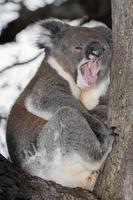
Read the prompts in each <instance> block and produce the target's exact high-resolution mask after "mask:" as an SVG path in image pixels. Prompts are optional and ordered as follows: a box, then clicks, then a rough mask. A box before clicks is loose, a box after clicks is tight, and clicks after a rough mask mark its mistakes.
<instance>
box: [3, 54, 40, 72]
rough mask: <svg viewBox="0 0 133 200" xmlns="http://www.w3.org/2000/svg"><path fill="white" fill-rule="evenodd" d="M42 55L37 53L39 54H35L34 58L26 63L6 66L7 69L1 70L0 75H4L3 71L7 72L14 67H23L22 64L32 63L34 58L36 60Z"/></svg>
mask: <svg viewBox="0 0 133 200" xmlns="http://www.w3.org/2000/svg"><path fill="white" fill-rule="evenodd" d="M41 54H42V52H41V53H39V54H37V55H36V56H35V57H33V58H31V59H29V60H27V61H24V62H15V63H14V64H12V65H9V66H7V67H5V68H4V69H2V70H0V74H2V73H4V72H5V71H7V70H9V69H12V68H14V67H16V66H17V67H18V66H19V67H21V66H22V65H24V64H28V63H29V62H32V61H33V60H35V59H36V58H38V57H39V56H40V55H41Z"/></svg>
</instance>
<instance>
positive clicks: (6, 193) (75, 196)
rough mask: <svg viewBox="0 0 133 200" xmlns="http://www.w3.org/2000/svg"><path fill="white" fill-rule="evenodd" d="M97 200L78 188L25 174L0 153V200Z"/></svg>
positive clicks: (89, 193)
mask: <svg viewBox="0 0 133 200" xmlns="http://www.w3.org/2000/svg"><path fill="white" fill-rule="evenodd" d="M57 199H58V200H60V199H61V200H67V199H69V200H87V199H88V200H98V199H97V198H96V197H95V196H94V195H93V194H92V193H91V192H89V191H87V190H83V189H80V188H75V189H72V188H67V187H62V186H60V185H58V184H56V183H54V182H51V181H44V180H42V179H40V178H37V177H33V176H30V175H28V174H25V173H24V172H22V171H21V170H20V169H18V168H17V167H16V166H14V165H13V164H12V163H11V162H9V161H8V160H6V159H5V158H4V157H3V156H2V155H0V200H57Z"/></svg>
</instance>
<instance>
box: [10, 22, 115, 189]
mask: <svg viewBox="0 0 133 200" xmlns="http://www.w3.org/2000/svg"><path fill="white" fill-rule="evenodd" d="M47 23H48V21H45V22H43V23H42V26H44V27H45V28H48V29H50V30H51V27H52V30H51V34H52V36H50V37H51V42H52V45H53V47H51V48H53V49H47V48H46V52H47V54H48V55H47V56H49V55H52V56H54V57H56V58H57V60H60V59H61V60H60V61H61V62H62V60H63V59H64V62H63V63H67V61H68V60H69V63H70V66H72V68H70V67H69V68H67V70H68V71H69V72H70V71H71V72H70V74H73V76H75V75H74V74H75V69H74V68H73V66H75V63H78V62H79V61H80V58H79V57H82V56H83V54H84V52H82V53H81V55H80V56H79V57H76V56H75V55H72V54H71V53H69V51H71V50H70V43H71V42H73V40H74V36H73V35H72V36H71V38H69V37H66V40H67V39H68V38H69V39H70V41H68V40H67V42H65V41H64V38H65V36H64V34H65V35H66V34H67V30H69V29H71V28H70V26H68V25H64V24H63V23H62V24H60V22H58V21H57V22H56V24H55V21H53V22H52V21H50V25H48V24H47ZM52 23H53V26H52ZM46 25H47V26H46ZM57 25H58V26H57ZM61 26H64V28H61ZM54 28H55V29H56V31H57V35H56V31H54V30H53V29H54ZM60 29H61V32H60ZM72 29H74V30H75V29H76V27H73V28H72ZM64 30H65V32H64ZM78 30H79V27H78V28H77V31H78ZM81 31H82V29H81ZM70 33H71V34H72V31H70ZM68 34H69V33H68ZM88 34H89V32H88ZM80 37H81V41H82V40H83V41H84V45H85V41H86V38H85V37H84V36H83V37H82V35H81V36H80ZM95 37H96V36H95ZM97 37H99V38H101V36H97ZM97 37H96V38H95V39H96V40H98V38H97ZM88 40H89V38H88ZM102 40H103V43H104V44H106V45H107V43H106V41H104V39H103V38H102V39H101V41H102ZM77 42H79V41H77ZM41 45H44V46H45V44H41ZM64 45H65V46H64ZM66 45H68V46H66ZM74 57H75V58H74ZM108 59H110V55H109V58H107V60H106V61H105V62H108ZM66 60H67V61H66ZM67 64H68V63H67ZM67 64H66V65H67ZM70 69H71V70H70ZM103 70H104V69H103ZM106 70H109V69H106ZM103 74H104V75H101V76H102V77H103V76H105V73H103ZM29 97H30V99H31V104H32V106H33V107H34V108H35V109H36V110H38V111H47V112H48V113H51V115H52V117H51V118H50V119H49V121H48V122H47V123H45V124H44V125H43V119H41V120H42V121H41V122H39V123H41V124H39V123H38V124H37V125H36V127H35V128H36V129H37V130H36V129H35V128H33V129H32V126H34V124H32V120H33V119H34V118H35V117H36V119H37V120H40V118H38V117H37V116H33V115H32V114H31V115H30V113H29V114H28V115H29V116H30V117H31V118H32V120H31V119H30V118H25V116H27V112H28V111H27V110H26V107H25V102H26V100H27V98H29ZM18 107H19V108H21V110H18ZM23 112H24V114H23ZM27 123H30V124H31V126H30V128H29V130H28V129H27V126H28V125H27ZM33 132H34V133H33ZM56 134H57V135H56ZM113 139H114V137H113V135H112V131H111V130H110V129H109V128H108V127H107V126H106V125H105V124H104V123H103V122H102V121H101V120H100V118H99V117H97V116H96V114H95V113H94V115H93V112H91V113H89V112H88V110H87V109H86V108H85V107H84V106H83V105H82V104H81V103H80V102H79V100H77V99H76V98H75V97H74V96H72V94H71V90H70V87H69V84H68V82H67V81H66V80H64V79H63V78H62V77H61V76H59V75H58V73H57V72H56V71H55V70H54V69H52V68H51V66H50V65H49V64H48V63H47V57H46V59H45V60H44V61H43V63H42V65H41V67H40V69H39V71H38V73H37V75H36V77H35V78H33V80H32V81H31V83H30V84H29V85H28V86H27V88H26V89H25V90H24V92H23V93H22V94H21V95H20V97H19V98H18V100H17V101H16V104H15V105H14V106H13V108H12V111H11V113H10V116H9V119H8V124H7V144H8V148H9V153H10V156H11V159H12V160H13V161H14V162H15V163H16V164H17V165H19V166H20V167H22V168H23V169H25V170H27V171H29V172H30V173H31V174H33V175H38V174H39V173H40V170H41V173H42V174H43V176H42V177H43V178H45V179H52V178H51V175H50V173H53V171H52V163H53V161H54V157H55V151H56V150H57V149H60V153H61V158H66V157H69V155H71V154H73V153H76V154H77V155H79V156H80V157H81V158H82V159H83V161H84V162H85V163H87V164H89V163H92V165H93V163H97V162H101V161H102V160H103V158H104V157H105V155H106V154H108V153H109V152H110V150H111V147H112V143H113ZM36 152H42V154H41V155H40V154H39V156H35V160H31V161H30V162H28V159H30V158H32V157H33V156H34V155H36ZM106 156H107V155H106ZM105 158H106V157H105ZM105 158H104V160H105ZM43 159H44V160H45V161H46V163H41V162H42V160H43ZM25 163H26V164H25ZM40 163H41V164H40ZM40 166H41V167H40ZM42 166H43V167H42ZM42 169H43V170H42ZM88 170H89V169H88ZM91 170H93V169H91ZM38 176H40V175H38ZM52 180H55V179H52ZM59 183H60V182H59ZM68 186H69V184H68ZM70 186H71V185H70Z"/></svg>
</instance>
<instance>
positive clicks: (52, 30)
mask: <svg viewBox="0 0 133 200" xmlns="http://www.w3.org/2000/svg"><path fill="white" fill-rule="evenodd" d="M36 26H37V29H38V30H37V37H36V44H37V46H38V47H39V48H47V47H49V48H50V47H52V46H53V42H54V39H55V38H57V37H58V36H59V35H61V34H62V33H63V32H64V31H65V30H66V29H67V28H68V27H69V25H68V24H66V23H64V22H63V21H61V20H59V19H47V20H42V21H40V22H38V23H37V24H36Z"/></svg>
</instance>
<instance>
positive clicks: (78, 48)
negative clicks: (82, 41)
mask: <svg viewBox="0 0 133 200" xmlns="http://www.w3.org/2000/svg"><path fill="white" fill-rule="evenodd" d="M82 49H83V48H82V47H81V46H76V47H75V50H76V51H78V52H80V51H82Z"/></svg>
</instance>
